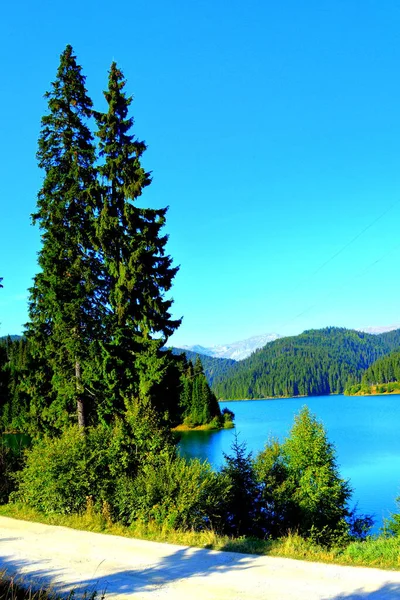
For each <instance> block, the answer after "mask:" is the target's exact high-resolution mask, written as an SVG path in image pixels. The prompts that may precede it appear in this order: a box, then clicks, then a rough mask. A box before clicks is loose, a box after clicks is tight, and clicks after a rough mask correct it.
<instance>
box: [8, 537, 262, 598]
mask: <svg viewBox="0 0 400 600" xmlns="http://www.w3.org/2000/svg"><path fill="white" fill-rule="evenodd" d="M76 559H77V561H78V562H79V557H76ZM103 563H104V564H103ZM250 566H251V567H253V568H254V562H253V557H251V556H246V555H244V554H237V553H229V554H228V553H218V552H212V551H210V550H205V549H200V548H182V549H179V550H176V551H175V552H173V553H172V554H170V555H169V556H166V557H164V558H162V559H160V560H159V561H157V562H155V563H154V564H152V565H149V566H147V565H146V566H142V567H141V566H138V567H135V566H134V565H132V568H127V569H124V570H119V571H114V572H111V573H107V574H106V575H104V574H102V571H104V567H107V569H108V568H110V570H111V571H112V565H108V564H107V558H106V559H105V560H104V561H101V562H100V563H99V565H98V566H97V568H96V569H95V571H94V573H93V575H92V576H91V577H88V578H86V579H79V578H78V577H77V578H76V579H75V580H74V579H73V578H71V576H70V573H71V570H72V569H71V567H69V569H68V583H65V582H64V581H62V580H63V578H64V576H65V575H67V573H66V571H67V570H66V569H55V568H52V567H51V563H50V560H45V559H44V560H40V561H27V560H15V558H10V557H8V556H1V555H0V571H2V570H5V571H6V573H7V574H8V575H9V576H16V577H17V578H18V577H19V576H22V579H23V580H24V581H27V582H28V583H29V584H32V585H33V586H34V587H35V588H37V587H49V588H51V590H52V591H53V592H55V593H56V594H62V595H64V594H66V593H68V592H69V591H70V590H71V589H75V590H76V591H77V592H78V593H82V592H84V591H87V592H88V593H91V592H93V591H97V592H98V594H99V595H101V594H102V593H103V592H106V595H107V592H108V593H113V594H121V595H124V594H127V595H128V594H132V593H134V592H144V591H147V592H150V591H152V590H156V589H159V588H161V587H163V585H164V584H167V583H172V582H174V581H178V580H180V579H188V578H190V577H198V576H199V577H204V576H208V575H210V574H215V573H224V572H226V571H231V572H232V571H237V570H245V569H247V568H248V567H250Z"/></svg>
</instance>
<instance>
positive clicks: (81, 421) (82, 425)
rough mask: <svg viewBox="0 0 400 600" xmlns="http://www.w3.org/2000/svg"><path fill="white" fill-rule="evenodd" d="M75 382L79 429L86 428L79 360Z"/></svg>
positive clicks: (76, 364)
mask: <svg viewBox="0 0 400 600" xmlns="http://www.w3.org/2000/svg"><path fill="white" fill-rule="evenodd" d="M75 382H76V392H77V398H76V405H77V411H78V427H79V429H84V428H85V407H84V404H83V399H82V397H81V392H82V386H81V364H80V362H79V361H78V360H77V361H75Z"/></svg>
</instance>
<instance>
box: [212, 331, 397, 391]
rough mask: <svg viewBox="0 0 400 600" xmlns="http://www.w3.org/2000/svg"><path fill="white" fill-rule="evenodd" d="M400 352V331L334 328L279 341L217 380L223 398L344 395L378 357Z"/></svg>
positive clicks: (216, 384)
mask: <svg viewBox="0 0 400 600" xmlns="http://www.w3.org/2000/svg"><path fill="white" fill-rule="evenodd" d="M396 348H400V329H399V330H396V331H390V332H388V333H383V334H379V335H372V334H368V333H363V332H360V331H353V330H348V329H341V328H335V327H330V328H326V329H321V330H311V331H305V332H304V333H302V334H301V335H298V336H293V337H287V338H281V339H278V340H276V341H274V342H272V343H270V344H268V345H267V346H265V348H262V349H260V350H257V351H256V352H254V354H252V355H251V356H250V357H249V358H247V359H245V360H243V361H240V362H239V363H236V364H235V365H234V366H233V367H232V368H231V369H230V370H229V371H228V372H227V373H226V374H221V375H218V376H217V377H215V378H214V381H213V390H214V392H215V393H216V394H217V397H219V398H232V399H239V398H262V397H274V396H297V395H304V396H309V395H321V394H329V393H336V392H338V393H339V392H342V391H343V390H344V388H345V386H346V383H347V382H348V381H349V379H350V380H352V381H358V380H359V379H360V377H361V374H362V372H363V371H364V370H365V369H367V368H368V367H369V366H370V365H371V364H372V363H373V362H374V361H375V360H376V359H377V358H379V357H380V356H383V355H385V354H388V353H389V352H391V351H392V350H394V349H396Z"/></svg>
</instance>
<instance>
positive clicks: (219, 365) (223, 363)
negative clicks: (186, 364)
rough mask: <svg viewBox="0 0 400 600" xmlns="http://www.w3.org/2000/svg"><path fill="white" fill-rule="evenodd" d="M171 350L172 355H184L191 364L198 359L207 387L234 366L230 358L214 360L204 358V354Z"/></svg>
mask: <svg viewBox="0 0 400 600" xmlns="http://www.w3.org/2000/svg"><path fill="white" fill-rule="evenodd" d="M171 350H172V352H173V354H185V355H186V358H187V359H188V360H191V361H192V363H193V364H194V363H195V362H196V359H197V357H199V358H200V360H201V364H202V365H203V369H204V374H205V376H206V378H207V381H208V383H209V385H212V383H213V381H214V379H215V377H223V376H225V375H227V374H228V372H229V371H230V369H231V368H232V367H233V366H234V365H235V364H236V361H235V360H232V359H230V358H214V357H213V356H206V355H205V354H200V352H191V351H190V350H185V349H183V348H171Z"/></svg>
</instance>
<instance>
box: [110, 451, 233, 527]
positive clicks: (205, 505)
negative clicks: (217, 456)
mask: <svg viewBox="0 0 400 600" xmlns="http://www.w3.org/2000/svg"><path fill="white" fill-rule="evenodd" d="M228 493H229V486H228V485H227V481H226V479H225V478H224V477H223V476H221V475H220V474H218V473H215V472H214V471H213V470H212V468H211V466H210V464H209V463H207V462H201V461H199V460H191V461H189V462H188V461H186V460H185V459H184V458H182V457H180V456H177V455H176V454H174V453H171V452H170V453H164V454H161V455H158V456H153V458H152V460H150V461H148V462H147V463H146V464H144V465H142V467H141V469H140V471H139V473H138V475H137V477H136V478H135V479H133V478H131V477H127V476H123V477H122V478H121V479H120V480H119V481H118V485H117V487H116V494H115V498H114V505H115V510H116V515H117V518H118V519H119V520H121V521H122V522H123V523H124V524H127V525H129V524H131V523H132V522H133V521H135V520H137V519H139V520H143V521H146V522H148V521H155V522H156V523H157V524H158V525H163V526H167V527H171V528H177V529H183V530H185V529H194V530H201V529H205V528H211V527H212V528H215V529H216V530H218V529H220V527H221V518H222V506H223V504H224V500H225V499H226V496H227V494H228Z"/></svg>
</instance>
